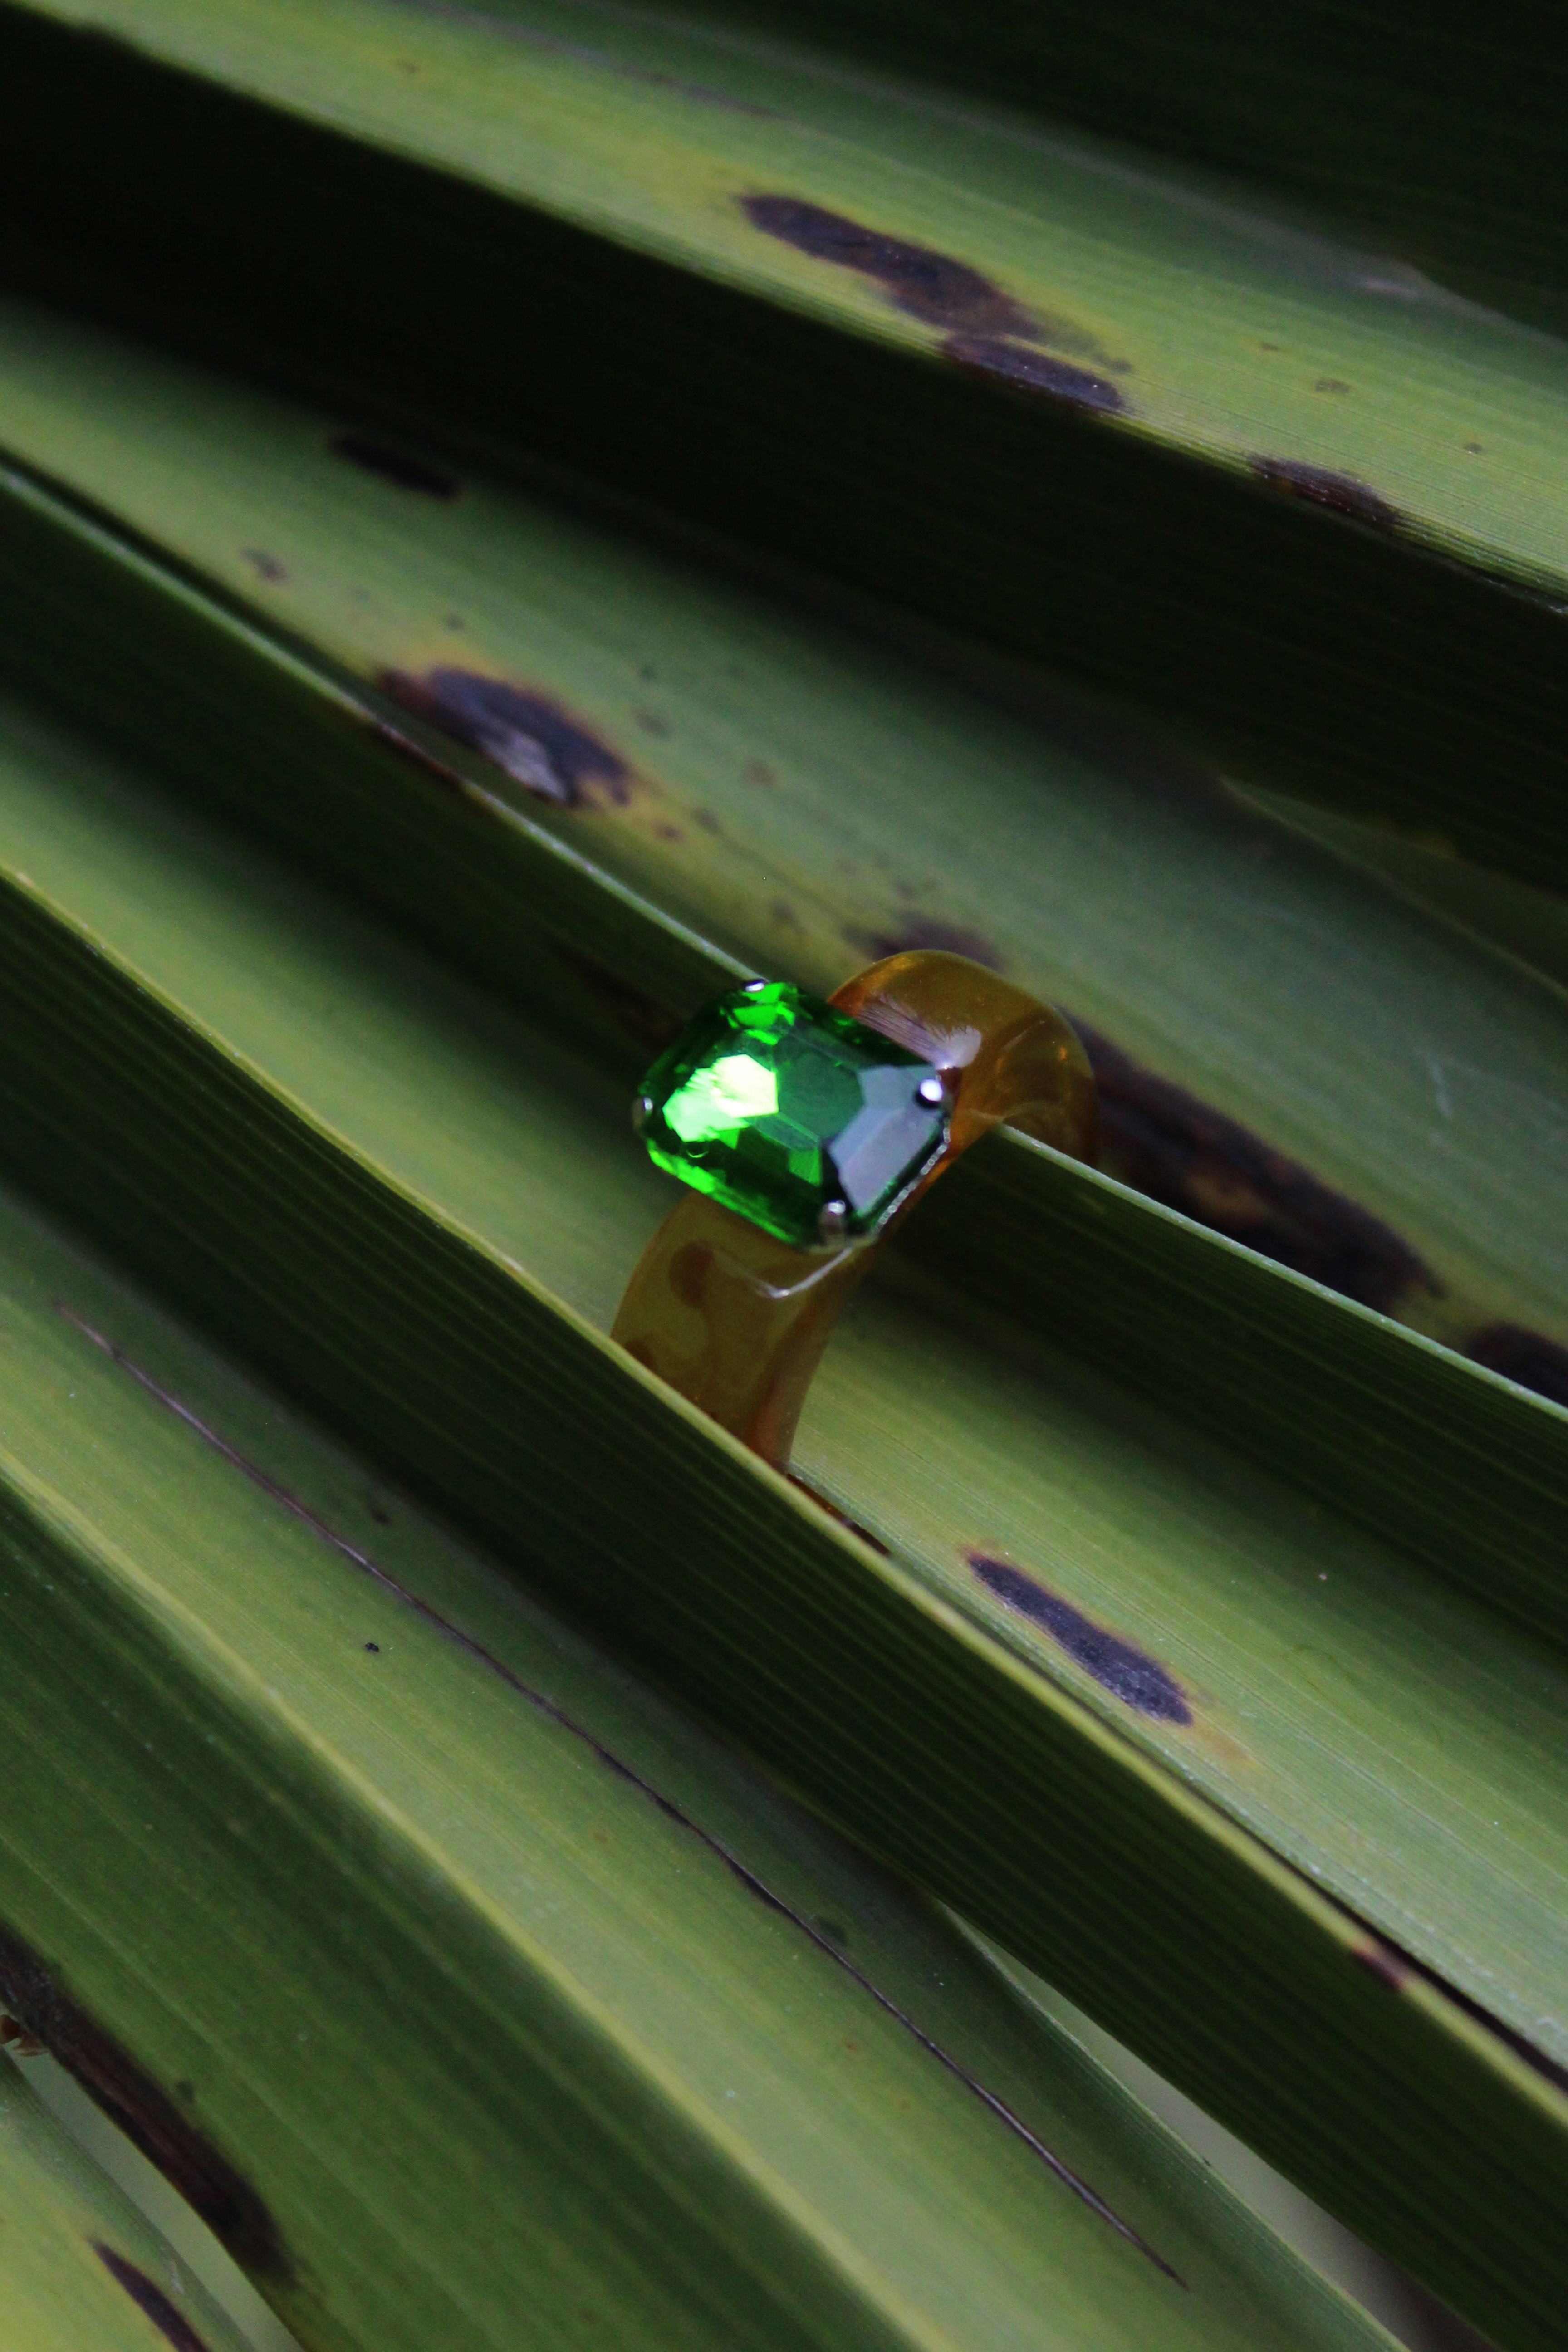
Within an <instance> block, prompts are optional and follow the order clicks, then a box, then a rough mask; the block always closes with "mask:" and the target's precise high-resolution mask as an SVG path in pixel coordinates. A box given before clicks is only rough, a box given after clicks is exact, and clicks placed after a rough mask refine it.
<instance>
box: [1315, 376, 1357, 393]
mask: <svg viewBox="0 0 1568 2352" xmlns="http://www.w3.org/2000/svg"><path fill="white" fill-rule="evenodd" d="M1312 390H1313V391H1314V392H1348V391H1349V390H1350V386H1349V384H1348V383H1344V382H1343V380H1342V378H1341V377H1339V376H1337V375H1321V376H1320V377H1319V378H1318V381H1317V383H1315V384H1314V385H1313V386H1312Z"/></svg>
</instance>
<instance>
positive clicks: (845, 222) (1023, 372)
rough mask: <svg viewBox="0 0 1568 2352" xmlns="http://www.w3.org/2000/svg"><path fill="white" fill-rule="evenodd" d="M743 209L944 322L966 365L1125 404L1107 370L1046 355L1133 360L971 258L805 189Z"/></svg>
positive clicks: (1066, 394) (746, 201) (906, 307)
mask: <svg viewBox="0 0 1568 2352" xmlns="http://www.w3.org/2000/svg"><path fill="white" fill-rule="evenodd" d="M740 202H741V209H742V212H743V213H744V214H745V215H746V218H747V219H748V220H749V221H750V222H751V224H752V227H753V228H759V229H761V230H762V231H763V234H764V235H765V236H776V237H778V238H779V239H780V240H781V242H782V243H784V245H792V246H794V247H795V251H796V252H797V253H805V254H808V255H809V256H810V257H811V258H812V260H814V261H827V262H832V263H833V264H834V265H835V266H836V267H837V268H840V269H852V270H854V271H855V272H856V274H857V275H858V277H861V278H870V279H872V280H873V282H874V283H875V284H877V285H878V286H879V287H880V288H881V289H882V291H883V292H884V294H886V296H887V298H888V299H889V302H891V303H892V305H893V307H894V309H895V310H902V311H903V312H904V314H905V316H906V317H907V318H910V319H918V320H920V321H921V325H922V326H926V327H939V328H941V329H942V331H943V332H944V333H945V336H946V338H947V340H946V341H944V342H943V344H942V352H943V355H944V357H946V358H947V359H950V360H952V361H953V362H955V363H956V364H957V365H958V366H960V367H967V368H973V369H974V370H976V371H977V372H979V373H983V374H985V375H991V376H1000V377H1002V378H1004V379H1005V381H1006V382H1007V383H1016V384H1018V385H1020V386H1021V387H1022V388H1023V389H1025V390H1026V391H1030V392H1043V393H1047V394H1050V395H1051V396H1052V397H1053V398H1054V399H1057V400H1066V401H1071V402H1073V403H1075V404H1077V405H1078V406H1079V407H1080V408H1094V409H1100V410H1101V411H1104V412H1107V413H1114V412H1117V411H1121V410H1124V409H1125V408H1126V406H1127V403H1126V401H1125V399H1124V398H1123V396H1122V394H1121V392H1120V391H1119V389H1118V388H1117V386H1116V385H1115V384H1113V383H1110V381H1109V378H1108V376H1106V375H1100V374H1096V373H1093V370H1092V369H1090V368H1089V367H1079V366H1075V365H1073V364H1072V362H1071V361H1069V360H1065V359H1058V358H1054V357H1051V356H1048V355H1047V351H1046V350H1040V349H1034V350H1031V349H1028V348H1026V347H1027V346H1029V345H1037V346H1038V345H1044V346H1047V347H1048V349H1049V351H1050V352H1070V353H1071V354H1072V355H1073V358H1074V359H1078V360H1089V361H1092V362H1094V363H1095V365H1096V366H1097V367H1100V368H1103V369H1107V370H1109V371H1110V372H1111V373H1115V374H1118V375H1124V374H1128V373H1131V366H1132V362H1131V360H1125V359H1112V358H1110V356H1109V355H1108V354H1107V352H1105V350H1104V349H1103V347H1102V346H1101V344H1100V341H1099V340H1098V338H1097V337H1096V336H1094V335H1092V334H1090V333H1089V332H1088V331H1087V330H1086V329H1084V328H1082V327H1080V326H1078V325H1077V324H1076V323H1075V322H1074V321H1073V320H1071V319H1064V318H1061V317H1059V316H1058V315H1057V314H1056V313H1054V312H1046V311H1040V310H1030V309H1029V308H1028V307H1027V306H1026V304H1025V303H1022V302H1020V301H1019V300H1018V299H1016V296H1014V295H1012V294H1009V293H1007V292H1006V291H1005V289H1004V288H1002V287H1000V286H998V285H997V284H996V283H995V282H994V279H992V278H987V277H986V276H985V275H984V271H982V270H979V269H976V268H973V265H972V264H971V263H969V262H967V261H958V260H956V259H954V257H953V256H952V254H949V253H940V252H938V251H937V250H936V248H935V247H933V246H929V245H914V244H911V243H910V241H909V239H908V238H906V237H900V236H888V235H886V234H885V233H884V232H883V231H882V230H880V229H874V228H867V227H866V226H864V225H863V224H862V223H861V222H859V221H856V220H851V219H850V218H849V217H848V216H847V215H846V214H844V213H836V212H830V211H829V210H828V209H827V207H826V205H817V204H812V203H811V202H809V201H808V200H807V199H806V198H805V197H804V196H781V195H752V196H742V198H741V200H740Z"/></svg>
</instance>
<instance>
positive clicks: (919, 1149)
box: [613, 948, 1096, 1470]
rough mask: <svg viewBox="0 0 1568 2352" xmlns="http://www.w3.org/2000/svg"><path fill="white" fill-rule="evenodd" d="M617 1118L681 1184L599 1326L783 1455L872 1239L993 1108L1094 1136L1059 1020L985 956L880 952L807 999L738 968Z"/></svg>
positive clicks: (1089, 1098)
mask: <svg viewBox="0 0 1568 2352" xmlns="http://www.w3.org/2000/svg"><path fill="white" fill-rule="evenodd" d="M632 1117H633V1124H634V1126H635V1127H636V1128H637V1132H638V1133H639V1134H640V1136H641V1137H642V1139H643V1141H644V1143H645V1144H646V1145H647V1150H648V1153H649V1155H650V1157H651V1158H652V1160H654V1162H655V1164H656V1165H657V1166H658V1167H659V1168H662V1169H664V1170H666V1171H668V1173H669V1174H670V1175H672V1176H677V1177H679V1179H680V1180H681V1181H682V1182H683V1183H684V1184H685V1185H687V1186H688V1187H689V1191H688V1192H687V1193H686V1194H685V1195H684V1196H683V1197H682V1198H681V1199H680V1200H679V1202H677V1203H676V1205H675V1207H674V1208H673V1209H672V1210H671V1211H670V1213H669V1214H668V1217H667V1218H666V1219H665V1221H664V1223H663V1224H662V1225H661V1226H660V1227H659V1229H658V1232H657V1233H656V1234H654V1236H653V1239H652V1240H651V1241H650V1242H649V1244H648V1245H647V1249H646V1250H645V1251H644V1252H643V1255H642V1257H641V1259H640V1261H639V1263H638V1265H637V1270H636V1272H635V1273H634V1274H633V1276H632V1278H631V1280H630V1282H629V1283H628V1284H627V1286H626V1296H625V1297H624V1298H623V1299H622V1301H621V1306H620V1311H619V1313H618V1314H617V1316H616V1322H615V1328H614V1332H613V1337H614V1338H615V1339H617V1340H619V1342H620V1343H621V1345H622V1346H623V1347H624V1348H625V1349H626V1350H627V1352H628V1353H629V1354H631V1355H633V1356H635V1357H636V1358H637V1361H638V1362H639V1363H640V1364H643V1365H645V1366H646V1367H647V1370H649V1371H652V1372H655V1373H657V1374H658V1378H659V1379H660V1380H663V1381H668V1384H669V1386H670V1387H671V1388H673V1389H677V1390H679V1392H680V1394H681V1395H682V1396H684V1397H686V1398H687V1399H688V1400H689V1402H691V1403H692V1404H694V1405H697V1406H699V1407H700V1409H701V1410H702V1411H703V1412H706V1413H708V1414H709V1415H710V1417H711V1418H712V1419H713V1420H714V1421H717V1422H719V1423H721V1425H722V1426H723V1427H724V1428H725V1429H727V1430H729V1431H731V1433H732V1434H733V1435H735V1436H736V1437H739V1438H740V1439H741V1440H742V1442H743V1443H744V1444H747V1445H749V1446H751V1447H752V1451H753V1452H754V1453H757V1454H761V1455H762V1456H763V1459H764V1460H765V1461H768V1462H771V1463H772V1464H773V1466H774V1468H775V1469H779V1470H787V1468H788V1464H789V1454H790V1446H791V1444H792V1443H793V1441H794V1438H795V1424H796V1423H797V1422H798V1421H799V1419H800V1412H801V1408H802V1406H803V1405H804V1403H805V1393H806V1391H807V1389H808V1388H809V1386H810V1384H811V1379H812V1375H813V1373H814V1372H815V1371H816V1367H817V1364H818V1363H819V1361H820V1360H821V1358H822V1353H823V1350H824V1349H825V1348H826V1345H827V1341H828V1339H829V1337H830V1335H831V1333H832V1329H833V1326H834V1324H835V1323H836V1321H837V1318H838V1314H839V1311H840V1309H841V1308H842V1307H843V1305H844V1303H845V1300H846V1299H847V1297H848V1296H849V1293H850V1291H851V1290H852V1289H853V1288H854V1286H855V1285H856V1284H857V1283H858V1281H859V1280H860V1279H861V1277H862V1276H863V1275H864V1274H865V1272H866V1270H867V1268H868V1265H869V1264H870V1261H871V1258H872V1256H873V1255H874V1254H875V1247H876V1244H878V1243H879V1242H880V1241H881V1240H882V1239H883V1238H884V1236H885V1235H886V1234H888V1232H889V1229H890V1228H891V1227H892V1226H893V1225H894V1224H895V1223H897V1222H898V1221H899V1220H900V1218H902V1217H903V1216H905V1215H906V1214H907V1213H908V1212H909V1211H910V1209H911V1208H912V1207H913V1206H914V1203H915V1202H916V1201H918V1200H919V1199H920V1198H921V1194H922V1193H923V1192H926V1191H927V1190H928V1188H929V1187H930V1186H931V1184H933V1183H934V1182H935V1181H936V1180H937V1178H938V1177H939V1176H940V1175H942V1172H943V1171H944V1170H945V1169H947V1168H949V1167H951V1166H952V1162H953V1160H956V1159H957V1158H958V1157H959V1155H960V1153H961V1152H963V1151H967V1150H968V1149H969V1147H970V1146H971V1144H973V1143H977V1142H978V1141H979V1139H980V1138H981V1137H982V1136H983V1135H984V1134H986V1133H988V1132H989V1130H990V1129H992V1128H994V1127H998V1126H1000V1125H1001V1124H1002V1123H1003V1122H1004V1121H1005V1122H1007V1123H1008V1124H1010V1125H1012V1126H1014V1127H1017V1128H1021V1129H1023V1131H1024V1132H1025V1134H1026V1135H1032V1136H1035V1137H1037V1139H1039V1140H1040V1141H1041V1142H1044V1143H1049V1144H1052V1145H1054V1146H1055V1147H1056V1149H1057V1150H1059V1151H1065V1152H1068V1153H1070V1154H1071V1156H1072V1157H1073V1158H1074V1159H1078V1160H1091V1161H1092V1160H1093V1158H1094V1151H1095V1135H1096V1106H1095V1089H1094V1078H1093V1075H1092V1073H1091V1071H1090V1069H1089V1057H1088V1055H1086V1054H1085V1052H1084V1049H1083V1046H1082V1045H1080V1044H1079V1039H1078V1037H1077V1035H1076V1034H1075V1033H1074V1031H1073V1029H1072V1028H1071V1026H1070V1024H1068V1021H1067V1020H1066V1018H1065V1017H1064V1016H1063V1015H1062V1014H1061V1013H1058V1012H1056V1011H1054V1010H1053V1009H1052V1007H1051V1006H1049V1005H1047V1004H1042V1003H1039V1002H1038V1001H1037V999H1036V998H1034V997H1032V996H1029V995H1026V993H1025V992H1024V991H1023V990H1022V989H1021V988H1015V987H1014V986H1013V984H1012V983H1011V982H1009V981H1005V980H1002V979H1000V978H999V977H998V976H997V974H996V973H995V972H994V971H987V970H986V969H985V967H984V965H983V964H977V963H972V962H971V961H969V960H968V958H967V957H965V956H959V955H950V954H948V953H946V952H945V951H944V950H937V949H923V948H922V949H914V950H910V951H908V952H907V953H905V954H902V955H895V956H889V957H886V958H885V959H884V960H883V961H881V962H879V963H874V964H870V965H868V968H867V969H866V970H865V971H861V972H858V973H857V974H856V975H855V977H854V979H852V980H847V981H846V982H844V984H843V986H842V987H841V988H838V989H836V990H835V991H834V993H833V995H832V996H831V997H830V998H828V999H826V1000H824V999H822V998H820V997H816V996H811V995H808V994H807V993H806V992H805V990H803V989H799V988H796V987H794V986H793V985H792V984H791V983H790V982H786V981H763V980H753V981H751V982H748V983H747V985H746V986H745V987H743V988H740V989H737V990H735V991H734V992H732V993H731V994H730V995H727V996H721V997H720V998H719V999H718V1000H717V1002H716V1003H712V1004H710V1005H709V1006H708V1007H707V1009H706V1010H705V1011H704V1012H702V1013H699V1014H698V1016H697V1018H696V1019H695V1020H694V1021H693V1022H692V1023H691V1024H690V1026H689V1028H688V1029H687V1030H686V1031H685V1033H684V1034H683V1035H681V1036H680V1037H679V1038H678V1039H677V1041H676V1043H675V1044H674V1045H672V1046H670V1048H669V1049H668V1052H667V1053H665V1054H662V1055H660V1056H659V1059H658V1061H657V1062H656V1063H655V1064H654V1066H653V1067H652V1069H651V1070H649V1072H648V1074H647V1077H646V1078H645V1079H644V1080H643V1082H642V1085H641V1087H639V1088H638V1090H637V1097H636V1099H635V1101H634V1104H633V1111H632Z"/></svg>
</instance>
